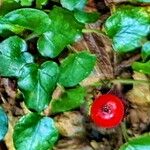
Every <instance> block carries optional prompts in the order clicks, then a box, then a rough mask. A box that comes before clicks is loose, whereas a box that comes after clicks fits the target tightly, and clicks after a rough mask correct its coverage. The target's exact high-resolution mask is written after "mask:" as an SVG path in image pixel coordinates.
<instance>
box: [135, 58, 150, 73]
mask: <svg viewBox="0 0 150 150" xmlns="http://www.w3.org/2000/svg"><path fill="white" fill-rule="evenodd" d="M132 68H133V70H135V71H138V72H141V73H144V74H150V60H149V61H147V62H145V63H141V62H134V63H133V65H132Z"/></svg>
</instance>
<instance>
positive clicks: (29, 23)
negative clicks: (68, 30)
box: [1, 8, 51, 34]
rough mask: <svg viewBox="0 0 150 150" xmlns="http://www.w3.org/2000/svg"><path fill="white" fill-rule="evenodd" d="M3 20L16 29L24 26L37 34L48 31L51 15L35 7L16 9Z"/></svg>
mask: <svg viewBox="0 0 150 150" xmlns="http://www.w3.org/2000/svg"><path fill="white" fill-rule="evenodd" d="M1 20H2V21H3V22H5V24H6V25H9V26H13V27H15V28H16V30H17V28H23V29H28V30H31V31H33V32H35V33H37V34H41V33H44V32H45V31H47V29H48V28H49V26H50V23H51V20H50V18H49V16H48V15H47V14H46V13H45V12H43V11H41V10H37V9H33V8H22V9H17V10H14V11H12V12H10V13H8V14H6V15H5V16H4V17H3V18H2V19H1ZM6 29H8V28H6ZM12 32H13V31H12Z"/></svg>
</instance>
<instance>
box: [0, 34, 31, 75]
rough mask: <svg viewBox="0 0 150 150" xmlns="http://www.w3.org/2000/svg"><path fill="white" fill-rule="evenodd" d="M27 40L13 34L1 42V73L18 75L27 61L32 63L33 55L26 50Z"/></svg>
mask: <svg viewBox="0 0 150 150" xmlns="http://www.w3.org/2000/svg"><path fill="white" fill-rule="evenodd" d="M26 50H27V45H26V42H25V41H24V40H23V39H21V38H19V37H17V36H12V37H10V38H8V39H6V40H4V41H3V42H1V43H0V64H1V65H0V75H1V76H7V77H12V76H13V77H18V76H19V75H20V70H21V68H22V67H23V66H24V65H25V64H26V63H32V62H33V57H32V56H31V55H30V54H29V53H27V52H26Z"/></svg>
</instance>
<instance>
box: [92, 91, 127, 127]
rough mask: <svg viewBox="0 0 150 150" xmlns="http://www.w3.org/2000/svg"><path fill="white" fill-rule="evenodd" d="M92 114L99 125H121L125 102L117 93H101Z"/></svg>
mask: <svg viewBox="0 0 150 150" xmlns="http://www.w3.org/2000/svg"><path fill="white" fill-rule="evenodd" d="M90 116H91V119H92V120H93V122H94V123H95V124H96V125H97V126H100V127H103V128H113V127H115V126H117V125H119V124H120V123H121V121H122V119H123V117H124V104H123V102H122V100H120V99H119V98H118V97H117V96H115V95H111V94H104V95H101V96H99V97H98V98H96V99H95V100H94V102H93V104H92V106H91V112H90Z"/></svg>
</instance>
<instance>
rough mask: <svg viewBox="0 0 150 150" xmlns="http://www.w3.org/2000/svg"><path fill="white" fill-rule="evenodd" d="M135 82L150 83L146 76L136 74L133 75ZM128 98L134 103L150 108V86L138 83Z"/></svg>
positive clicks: (128, 94)
mask: <svg viewBox="0 0 150 150" xmlns="http://www.w3.org/2000/svg"><path fill="white" fill-rule="evenodd" d="M133 78H134V79H135V80H144V81H147V82H149V79H148V77H147V76H146V75H144V74H142V73H138V72H135V73H134V75H133ZM126 98H127V99H128V100H129V101H130V102H131V103H132V104H136V105H140V106H150V84H146V83H142V82H141V83H137V84H134V85H133V89H132V90H130V91H129V92H128V93H127V94H126Z"/></svg>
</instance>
